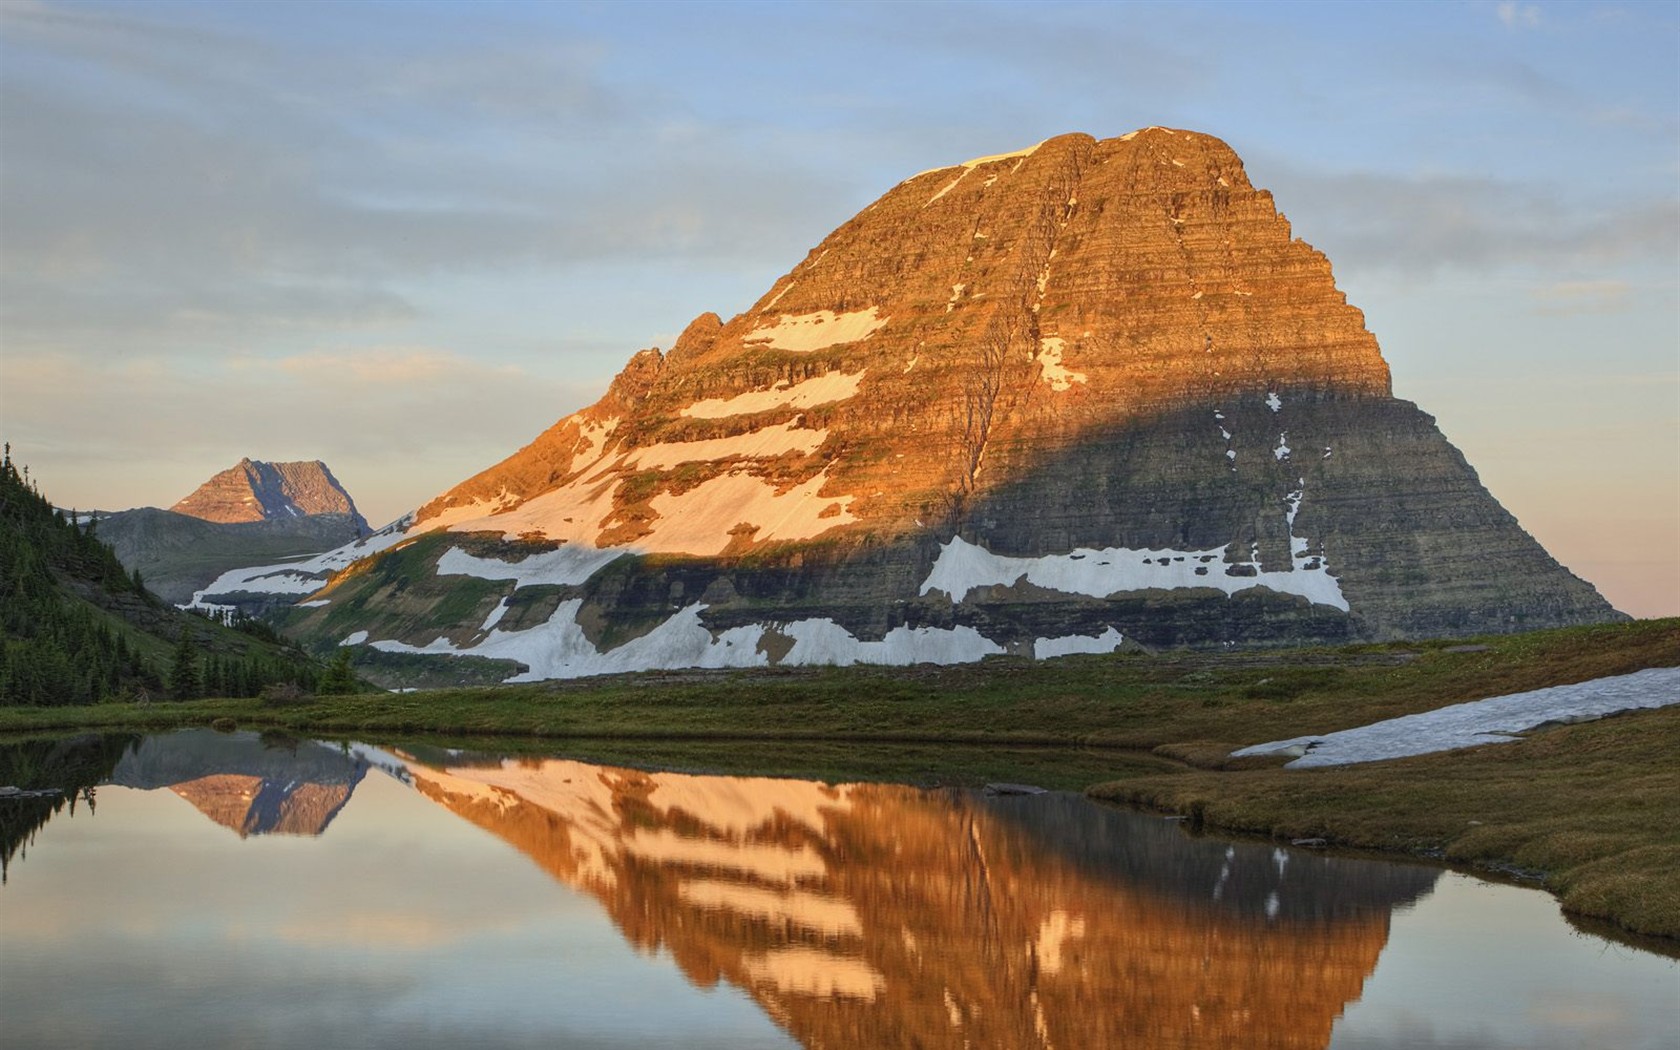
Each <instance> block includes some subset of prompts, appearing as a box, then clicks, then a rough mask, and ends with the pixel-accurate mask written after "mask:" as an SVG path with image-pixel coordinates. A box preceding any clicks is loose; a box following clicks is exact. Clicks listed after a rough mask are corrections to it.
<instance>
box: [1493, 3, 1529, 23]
mask: <svg viewBox="0 0 1680 1050" xmlns="http://www.w3.org/2000/svg"><path fill="white" fill-rule="evenodd" d="M1494 13H1495V14H1497V15H1498V16H1499V21H1500V22H1501V23H1503V24H1504V26H1505V28H1507V29H1538V28H1539V27H1540V9H1539V8H1538V7H1536V6H1534V5H1533V4H1519V3H1517V2H1516V0H1501V2H1500V3H1499V5H1498V6H1497V7H1495V8H1494Z"/></svg>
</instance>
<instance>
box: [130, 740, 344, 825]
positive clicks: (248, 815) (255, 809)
mask: <svg viewBox="0 0 1680 1050" xmlns="http://www.w3.org/2000/svg"><path fill="white" fill-rule="evenodd" d="M367 770H368V763H367V760H366V759H364V758H362V757H361V756H359V755H356V754H352V753H349V752H347V751H345V750H344V749H342V748H338V747H333V746H330V745H327V744H322V743H317V742H316V741H312V740H296V739H293V738H289V737H280V736H273V735H270V736H264V737H256V736H253V735H251V734H249V733H235V734H230V733H218V732H215V731H214V730H210V729H189V730H185V731H183V732H179V733H172V734H170V735H168V736H154V737H147V738H146V739H145V740H143V741H141V742H139V743H138V744H136V745H135V746H134V748H133V750H131V751H130V752H129V753H128V754H125V755H124V756H123V757H122V760H121V761H119V762H118V763H117V765H116V768H115V769H114V770H113V771H112V773H111V776H110V783H112V784H116V785H118V786H120V787H130V788H139V789H140V790H143V791H150V790H153V789H155V788H168V789H169V790H171V791H173V792H174V793H175V794H177V795H179V796H181V797H182V798H184V799H186V800H187V801H188V802H189V803H191V804H192V806H193V807H194V808H195V809H197V810H198V811H199V812H200V813H203V814H204V815H205V816H207V817H209V818H210V819H211V820H213V821H215V822H216V823H217V824H220V825H222V826H223V827H225V828H231V829H232V830H233V831H235V832H236V833H238V835H239V837H240V838H244V837H246V836H247V835H268V834H280V835H319V834H321V833H322V832H323V831H325V830H327V825H328V824H331V823H332V819H333V818H334V817H336V816H337V815H338V812H339V810H341V809H343V808H344V804H345V803H347V802H349V801H350V793H351V792H353V791H354V790H356V785H357V784H358V783H360V782H361V779H362V777H363V776H365V775H366V774H367Z"/></svg>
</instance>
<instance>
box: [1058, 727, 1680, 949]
mask: <svg viewBox="0 0 1680 1050" xmlns="http://www.w3.org/2000/svg"><path fill="white" fill-rule="evenodd" d="M1677 756H1680V707H1669V708H1664V709H1662V710H1659V711H1646V712H1638V713H1633V714H1628V715H1623V716H1620V717H1617V718H1610V719H1605V720H1603V721H1599V722H1593V723H1588V724H1585V725H1578V726H1568V727H1563V728H1558V729H1552V730H1547V731H1545V732H1541V733H1536V734H1534V735H1533V736H1531V737H1529V738H1527V739H1524V740H1521V741H1519V742H1516V743H1511V744H1500V745H1496V746H1491V747H1481V748H1474V749H1467V750H1464V751H1455V752H1444V753H1440V754H1434V755H1421V756H1418V757H1416V758H1407V759H1399V760H1395V761H1390V762H1374V763H1369V764H1363V765H1357V766H1343V767H1332V768H1327V769H1313V770H1298V771H1297V770H1286V769H1249V770H1236V771H1224V772H1211V771H1196V772H1190V773H1181V774H1176V775H1171V776H1165V777H1163V776H1145V777H1131V778H1127V779H1125V780H1118V781H1114V782H1111V783H1105V784H1098V785H1096V786H1095V787H1093V788H1091V789H1090V794H1091V795H1092V796H1093V797H1096V798H1101V799H1106V800H1110V801H1115V802H1125V803H1130V804H1134V805H1142V806H1147V807H1153V808H1158V809H1164V810H1169V811H1172V812H1178V813H1188V814H1193V815H1195V816H1196V817H1197V818H1199V819H1200V820H1202V821H1204V822H1205V824H1206V825H1207V826H1210V827H1217V828H1222V829H1226V830H1233V831H1244V832H1252V833H1257V834H1262V835H1268V836H1271V837H1274V838H1280V839H1296V838H1323V839H1326V840H1328V841H1329V842H1330V843H1332V844H1336V845H1343V846H1350V847H1356V848H1362V849H1377V850H1389V851H1399V852H1405V853H1412V854H1418V855H1423V856H1429V857H1437V858H1440V859H1444V860H1449V861H1454V862H1457V863H1462V864H1467V865H1472V866H1476V867H1482V868H1491V869H1493V870H1495V871H1505V872H1510V873H1522V874H1530V875H1533V876H1536V877H1539V878H1541V879H1542V880H1543V884H1544V885H1545V886H1546V887H1547V888H1548V889H1550V890H1552V891H1553V892H1555V893H1556V894H1557V895H1558V897H1559V899H1560V900H1561V901H1562V903H1563V906H1564V909H1565V910H1566V911H1568V912H1570V913H1571V914H1574V915H1580V916H1586V917H1589V918H1596V919H1601V920H1604V921H1606V922H1609V923H1611V924H1613V925H1616V926H1619V927H1622V928H1624V929H1627V930H1631V931H1634V932H1637V933H1644V934H1650V935H1657V936H1662V937H1667V938H1680V761H1677Z"/></svg>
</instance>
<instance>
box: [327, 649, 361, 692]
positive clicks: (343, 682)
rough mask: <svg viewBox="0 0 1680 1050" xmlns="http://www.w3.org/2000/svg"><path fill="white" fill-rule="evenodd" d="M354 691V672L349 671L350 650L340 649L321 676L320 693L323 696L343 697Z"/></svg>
mask: <svg viewBox="0 0 1680 1050" xmlns="http://www.w3.org/2000/svg"><path fill="white" fill-rule="evenodd" d="M355 691H356V672H354V671H352V670H351V669H350V650H349V649H344V648H340V649H339V650H338V654H337V655H336V656H334V657H333V661H332V663H330V664H328V665H327V673H326V674H324V675H322V676H321V688H320V692H321V694H322V695H323V696H343V695H345V694H347V693H354V692H355Z"/></svg>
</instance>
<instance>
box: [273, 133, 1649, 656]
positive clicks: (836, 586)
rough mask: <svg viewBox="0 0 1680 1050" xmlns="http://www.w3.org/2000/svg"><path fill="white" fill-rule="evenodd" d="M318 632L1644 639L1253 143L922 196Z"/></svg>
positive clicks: (473, 481) (787, 646)
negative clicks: (1465, 426)
mask: <svg viewBox="0 0 1680 1050" xmlns="http://www.w3.org/2000/svg"><path fill="white" fill-rule="evenodd" d="M306 606H307V607H304V608H299V609H296V610H295V611H294V612H292V613H291V614H290V615H289V620H288V622H289V624H290V626H291V628H292V629H294V630H296V631H298V632H301V633H302V634H303V635H304V636H305V637H307V638H308V639H310V640H311V641H312V643H313V644H315V645H317V646H321V647H325V646H328V645H332V644H338V643H343V642H348V643H349V644H357V645H361V646H363V650H362V661H363V663H364V664H365V665H366V666H367V667H368V668H369V669H370V670H371V671H373V672H375V673H377V674H381V675H383V676H384V677H385V678H386V679H387V681H389V682H392V683H396V682H406V683H425V682H435V681H440V680H458V679H460V678H461V677H462V676H466V677H469V678H470V677H478V678H481V679H486V680H494V679H498V678H521V679H533V678H546V677H560V676H571V675H579V674H592V673H600V672H606V671H617V670H635V669H641V668H647V667H679V666H744V665H754V664H765V663H771V664H774V663H848V662H854V661H866V662H879V663H911V662H917V661H924V660H929V661H936V662H952V661H961V660H973V659H979V658H981V657H983V656H985V655H988V654H992V653H1006V652H1007V653H1018V654H1025V655H1033V656H1051V655H1058V654H1062V653H1069V652H1097V651H1100V652H1107V651H1111V650H1114V649H1116V648H1118V647H1120V646H1122V645H1125V644H1131V643H1139V644H1143V645H1147V646H1177V645H1196V646H1226V645H1266V644H1285V643H1300V642H1308V641H1313V642H1337V641H1347V640H1357V639H1394V638H1406V637H1418V636H1449V635H1462V634H1469V633H1479V632H1488V631H1510V630H1520V629H1528V628H1537V627H1544V626H1554V625H1561V624H1573V623H1584V622H1593V621H1600V620H1606V619H1613V618H1616V617H1617V616H1619V615H1620V614H1618V613H1616V612H1615V611H1614V610H1612V609H1611V608H1610V606H1609V605H1608V604H1607V603H1606V602H1605V601H1604V600H1603V598H1601V597H1600V596H1599V595H1598V594H1597V592H1596V591H1594V589H1593V588H1592V587H1591V585H1589V584H1587V583H1585V582H1584V581H1582V580H1580V579H1578V578H1577V577H1575V576H1573V575H1572V574H1570V573H1569V572H1568V571H1567V570H1565V569H1564V568H1563V567H1561V566H1560V565H1558V563H1557V562H1556V561H1554V560H1553V559H1552V558H1551V557H1550V556H1549V555H1548V554H1547V553H1546V552H1545V550H1544V549H1542V548H1541V547H1540V545H1539V544H1538V543H1536V542H1535V541H1534V540H1533V538H1532V537H1530V536H1529V535H1528V534H1527V533H1525V532H1524V531H1523V530H1522V528H1521V527H1520V526H1519V525H1518V523H1517V522H1516V520H1515V519H1514V518H1513V517H1512V516H1511V515H1510V514H1509V513H1507V512H1506V511H1505V510H1504V508H1502V507H1501V506H1500V505H1499V503H1498V502H1497V501H1496V500H1495V499H1494V498H1493V497H1492V496H1491V495H1489V494H1488V492H1487V491H1486V489H1484V488H1483V487H1482V485H1481V483H1480V481H1479V479H1478V478H1477V476H1476V473H1475V471H1474V470H1472V469H1471V467H1470V466H1469V464H1467V463H1466V462H1465V460H1464V457H1463V456H1462V455H1461V454H1460V453H1459V452H1458V450H1457V449H1455V448H1454V447H1453V446H1452V445H1451V444H1450V443H1448V442H1447V440H1446V439H1445V438H1444V437H1443V436H1442V435H1441V433H1440V431H1439V430H1438V429H1437V428H1436V426H1435V423H1434V420H1433V419H1431V418H1430V417H1429V416H1428V415H1426V414H1425V413H1423V412H1422V411H1420V410H1419V409H1418V407H1417V406H1416V405H1413V404H1411V403H1410V402H1406V401H1401V400H1398V399H1396V398H1394V397H1393V394H1392V391H1391V389H1390V385H1389V372H1388V367H1387V365H1386V363H1385V362H1384V361H1383V359H1382V355H1381V353H1380V351H1379V349H1378V346H1377V342H1376V339H1375V337H1374V336H1373V335H1372V334H1371V333H1370V332H1369V331H1367V330H1366V328H1365V324H1364V317H1363V315H1362V314H1361V313H1360V312H1359V311H1358V310H1357V309H1355V308H1354V307H1352V306H1350V305H1349V304H1348V303H1347V301H1346V297H1345V296H1344V295H1343V294H1342V293H1341V292H1340V291H1339V290H1338V289H1337V288H1336V285H1335V281H1334V278H1333V276H1332V273H1331V270H1330V264H1329V262H1328V260H1326V258H1325V257H1324V256H1323V255H1322V254H1320V253H1319V252H1318V251H1316V250H1314V249H1313V248H1312V247H1311V246H1309V245H1308V244H1306V243H1305V242H1303V241H1301V240H1299V239H1297V238H1295V237H1294V236H1293V233H1292V231H1291V229H1290V226H1289V223H1288V221H1287V220H1286V219H1284V217H1283V216H1281V215H1280V214H1279V213H1278V212H1277V210H1276V208H1275V206H1274V203H1273V200H1272V197H1271V195H1270V194H1269V193H1268V192H1266V191H1265V190H1262V189H1257V188H1255V187H1254V186H1253V185H1252V184H1251V183H1250V182H1249V180H1248V177H1247V175H1246V174H1245V172H1244V171H1243V166H1242V163H1241V161H1240V160H1239V158H1238V157H1237V155H1236V154H1235V153H1234V152H1233V151H1232V150H1231V149H1230V148H1229V147H1228V146H1227V145H1225V144H1224V143H1223V142H1220V141H1219V140H1217V139H1214V138H1211V137H1209V136H1206V135H1200V134H1195V133H1192V132H1186V131H1178V130H1172V129H1167V128H1146V129H1143V130H1141V131H1136V132H1133V133H1131V134H1129V135H1124V136H1121V137H1119V138H1114V139H1107V140H1101V141H1099V140H1095V139H1093V138H1091V137H1089V136H1086V135H1064V136H1061V137H1058V138H1054V139H1050V140H1047V141H1045V142H1042V143H1040V144H1038V145H1037V146H1035V147H1033V148H1031V149H1027V150H1022V151H1020V152H1018V153H1011V154H1003V155H999V156H993V157H983V158H979V159H976V160H972V161H968V162H966V163H963V164H959V165H953V166H951V167H947V168H941V169H936V170H933V171H928V172H923V173H921V174H919V175H915V176H912V177H911V178H909V179H906V180H905V181H904V182H902V183H900V184H899V185H897V186H896V187H894V188H893V189H891V190H890V191H888V192H887V193H886V195H885V196H883V197H882V198H880V199H879V200H877V201H876V202H875V203H873V204H871V205H869V206H868V207H867V208H865V209H864V210H863V211H862V212H860V213H859V214H858V215H857V216H856V217H855V218H853V219H852V220H850V221H849V222H847V223H846V224H844V225H843V226H841V227H840V228H839V229H837V230H835V231H834V232H833V233H832V234H830V235H829V236H828V237H827V238H826V239H825V240H824V241H823V242H822V243H821V244H819V245H818V246H817V247H816V248H814V249H813V250H812V251H811V252H810V253H809V254H808V255H807V256H806V258H805V259H804V260H803V261H802V262H800V263H799V264H798V265H797V266H795V267H794V268H793V270H791V271H790V272H789V273H787V274H786V275H785V276H783V277H782V278H781V279H779V280H778V281H776V282H775V284H774V285H773V286H772V287H771V288H770V289H769V291H768V292H766V293H765V295H764V296H763V297H762V298H761V299H760V300H759V301H758V302H757V303H756V304H754V305H753V306H752V307H751V308H750V309H748V310H747V311H746V312H745V313H742V314H738V315H736V316H735V317H733V318H731V319H730V320H728V321H727V322H726V321H724V320H722V319H721V318H719V317H718V316H716V315H713V314H705V315H702V316H701V317H699V318H697V319H696V320H695V321H693V322H692V323H691V324H690V325H689V326H688V328H687V329H686V330H685V331H684V332H683V333H682V335H681V336H680V337H679V338H678V339H677V341H676V343H675V345H674V346H673V347H672V348H671V350H670V351H669V352H668V353H665V352H661V351H660V350H659V349H657V348H654V349H650V350H644V351H642V352H640V353H638V354H636V355H635V356H634V357H632V358H631V360H630V362H629V364H628V365H627V367H626V368H625V369H624V371H623V372H622V373H621V374H620V375H619V376H618V377H617V378H616V379H615V380H614V381H613V383H612V385H611V386H610V388H609V389H608V391H607V393H606V395H605V396H604V397H603V398H602V399H601V400H600V401H599V402H597V403H596V404H595V405H592V406H590V407H589V408H586V409H584V410H583V411H581V412H578V413H576V414H574V415H572V416H568V417H566V418H565V419H562V420H560V421H559V422H558V423H556V424H555V425H554V426H552V427H550V428H549V429H548V430H546V431H544V432H543V433H542V434H540V435H538V437H537V438H536V440H535V441H533V442H532V443H531V444H530V445H527V446H526V447H525V448H523V449H520V450H519V451H518V452H517V453H515V454H514V455H512V456H510V457H508V458H507V459H505V460H503V461H502V462H500V463H498V464H496V465H494V466H492V467H489V468H488V469H486V470H484V471H482V472H481V473H479V474H477V475H475V476H473V477H471V478H469V479H467V480H466V481H463V482H462V483H460V484H459V485H456V486H455V487H453V488H451V489H449V490H448V491H447V492H444V493H442V494H441V495H439V496H438V497H437V498H436V499H433V500H431V501H430V502H428V503H427V504H426V505H424V506H423V507H421V508H420V509H419V511H418V513H417V514H416V515H415V520H414V521H413V523H412V524H410V525H409V526H407V528H406V531H405V533H404V535H403V536H402V537H401V538H400V540H397V541H394V545H393V546H391V547H390V548H389V549H387V550H385V551H384V552H383V553H381V554H379V555H378V556H377V557H376V558H373V559H371V560H365V561H363V562H361V563H360V564H358V565H356V566H355V567H354V568H353V569H351V570H350V571H347V572H345V573H343V574H342V575H340V576H338V577H336V578H335V579H334V581H333V582H332V583H331V584H330V585H328V586H327V587H325V588H324V589H322V590H320V591H319V592H316V593H313V594H312V595H311V596H310V600H309V601H308V602H307V603H306ZM370 650H371V651H370ZM440 656H444V657H452V658H456V659H458V660H459V659H460V658H462V657H474V658H477V659H475V660H461V661H460V662H458V663H455V664H453V665H451V667H450V669H449V670H447V671H439V670H438V668H437V664H438V660H437V658H438V657H440ZM438 675H442V676H443V677H442V678H439V677H437V676H438Z"/></svg>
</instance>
